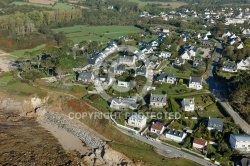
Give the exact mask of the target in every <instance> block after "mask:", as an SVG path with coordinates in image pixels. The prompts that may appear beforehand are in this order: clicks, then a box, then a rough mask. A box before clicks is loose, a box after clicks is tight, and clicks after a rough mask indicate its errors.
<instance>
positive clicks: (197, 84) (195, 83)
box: [188, 77, 203, 90]
mask: <svg viewBox="0 0 250 166" xmlns="http://www.w3.org/2000/svg"><path fill="white" fill-rule="evenodd" d="M202 82H203V78H202V77H190V78H189V84H188V87H189V88H191V89H196V90H201V89H202V87H203V86H202Z"/></svg>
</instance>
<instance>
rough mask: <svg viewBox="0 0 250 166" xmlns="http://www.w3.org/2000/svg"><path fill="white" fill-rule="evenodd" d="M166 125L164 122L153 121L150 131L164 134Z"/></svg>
mask: <svg viewBox="0 0 250 166" xmlns="http://www.w3.org/2000/svg"><path fill="white" fill-rule="evenodd" d="M164 129H165V127H164V125H163V124H162V123H159V122H153V124H152V125H151V127H150V132H151V133H155V134H162V133H163V131H164Z"/></svg>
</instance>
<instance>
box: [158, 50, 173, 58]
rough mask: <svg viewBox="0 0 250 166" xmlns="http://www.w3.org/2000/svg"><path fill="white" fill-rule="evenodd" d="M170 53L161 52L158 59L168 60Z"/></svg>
mask: <svg viewBox="0 0 250 166" xmlns="http://www.w3.org/2000/svg"><path fill="white" fill-rule="evenodd" d="M171 55H172V54H171V52H167V51H163V52H161V53H160V55H159V57H160V58H170V57H171Z"/></svg>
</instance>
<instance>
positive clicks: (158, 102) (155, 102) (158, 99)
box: [150, 94, 167, 108]
mask: <svg viewBox="0 0 250 166" xmlns="http://www.w3.org/2000/svg"><path fill="white" fill-rule="evenodd" d="M166 104H167V97H166V95H162V94H151V96H150V105H151V106H152V107H158V108H162V107H164V106H166Z"/></svg>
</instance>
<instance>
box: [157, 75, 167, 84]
mask: <svg viewBox="0 0 250 166" xmlns="http://www.w3.org/2000/svg"><path fill="white" fill-rule="evenodd" d="M167 76H168V75H167V74H166V73H160V74H157V75H156V78H155V79H156V81H159V82H166V79H167Z"/></svg>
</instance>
